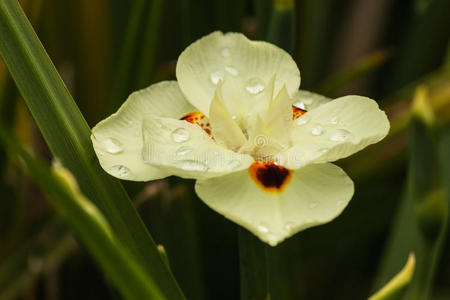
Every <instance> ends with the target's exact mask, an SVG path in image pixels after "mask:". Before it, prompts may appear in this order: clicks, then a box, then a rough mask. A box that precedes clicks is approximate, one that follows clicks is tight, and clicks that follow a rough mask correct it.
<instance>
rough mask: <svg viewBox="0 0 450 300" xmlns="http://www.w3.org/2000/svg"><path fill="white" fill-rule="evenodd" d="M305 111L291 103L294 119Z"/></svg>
mask: <svg viewBox="0 0 450 300" xmlns="http://www.w3.org/2000/svg"><path fill="white" fill-rule="evenodd" d="M305 113H306V110H304V109H301V108H298V107H297V106H294V105H292V117H293V118H294V120H295V119H298V118H300V117H301V116H303V115H304V114H305Z"/></svg>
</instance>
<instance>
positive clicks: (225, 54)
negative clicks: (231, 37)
mask: <svg viewBox="0 0 450 300" xmlns="http://www.w3.org/2000/svg"><path fill="white" fill-rule="evenodd" d="M220 54H222V56H223V57H228V56H230V55H231V52H230V48H228V47H225V48H222V50H221V51H220Z"/></svg>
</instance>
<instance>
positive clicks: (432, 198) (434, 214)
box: [376, 88, 448, 300]
mask: <svg viewBox="0 0 450 300" xmlns="http://www.w3.org/2000/svg"><path fill="white" fill-rule="evenodd" d="M429 105H430V104H429V102H428V97H427V95H426V92H425V90H423V88H419V89H418V90H417V92H416V96H415V99H414V108H413V117H412V119H411V125H410V126H411V139H410V148H409V150H410V165H409V170H408V183H407V190H406V193H405V196H404V197H403V199H402V200H401V203H400V206H399V211H398V215H397V217H396V219H395V221H394V225H393V231H392V233H391V236H390V238H389V240H388V243H387V247H386V252H385V254H384V258H383V260H382V262H381V265H380V270H379V274H378V275H377V279H376V286H380V285H381V284H382V283H383V282H386V281H387V280H388V279H389V278H391V277H392V276H393V274H395V270H396V269H398V268H399V267H400V266H401V264H402V259H403V257H405V256H406V255H407V254H408V253H409V252H410V251H414V253H415V254H416V258H417V267H416V275H415V276H414V279H413V281H412V282H411V284H410V285H409V287H408V290H407V292H406V296H405V299H417V300H419V299H428V297H429V296H430V290H431V285H432V282H433V277H434V273H435V269H436V268H435V267H436V263H437V262H438V259H439V256H440V252H441V250H442V246H443V243H442V240H443V235H444V232H445V227H446V223H447V217H448V216H447V215H448V209H447V207H446V206H447V203H446V202H445V200H444V197H443V194H442V189H441V185H440V176H439V171H438V164H437V153H436V151H435V150H436V149H435V148H434V145H435V134H434V131H433V125H434V123H433V118H432V116H433V115H432V114H431V116H430V114H429V113H427V111H430V110H429V108H427V106H429Z"/></svg>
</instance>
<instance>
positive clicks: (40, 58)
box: [0, 0, 184, 299]
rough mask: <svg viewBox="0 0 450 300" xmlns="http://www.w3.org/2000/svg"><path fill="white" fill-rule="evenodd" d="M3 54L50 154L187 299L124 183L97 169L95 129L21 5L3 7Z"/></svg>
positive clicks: (147, 264) (163, 281) (124, 240)
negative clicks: (92, 142)
mask: <svg viewBox="0 0 450 300" xmlns="http://www.w3.org/2000/svg"><path fill="white" fill-rule="evenodd" d="M0 36H1V37H2V38H1V39H0V54H1V56H2V58H3V60H4V61H5V63H6V65H7V67H8V69H9V71H10V72H11V75H12V77H13V78H14V80H15V82H16V84H17V86H18V88H19V90H20V92H21V94H22V95H23V98H24V100H25V102H26V103H27V106H28V108H29V110H30V111H31V113H32V115H33V117H34V119H35V120H36V123H37V124H38V126H39V128H40V130H41V132H42V134H43V136H44V138H45V140H46V142H47V144H48V146H49V148H50V150H51V151H52V153H53V154H54V155H55V156H56V157H58V158H59V159H61V161H62V163H63V164H64V165H65V166H66V167H67V168H68V169H69V170H71V172H72V173H73V174H74V175H75V177H76V178H77V180H78V182H79V184H80V187H81V190H82V191H83V193H84V194H85V195H86V196H87V197H88V198H89V199H91V200H92V201H93V202H94V203H95V205H97V206H98V207H99V209H100V210H101V211H102V213H103V214H104V215H105V217H106V219H107V220H108V222H109V223H110V224H111V226H112V228H113V231H114V232H115V234H116V235H117V238H118V240H119V241H120V243H121V244H122V245H123V246H124V247H126V248H127V250H128V251H130V253H131V255H133V256H134V257H135V258H136V260H137V261H138V262H139V263H140V264H141V265H142V266H143V267H144V269H145V270H146V271H147V273H148V275H150V276H151V277H152V278H153V280H155V282H156V283H157V284H158V286H160V288H161V290H162V291H163V292H164V293H165V295H166V296H167V297H168V298H170V299H183V298H184V297H183V295H182V292H181V290H180V289H179V287H178V285H177V283H176V281H175V280H174V278H173V276H172V274H171V272H170V270H169V269H168V268H167V266H166V265H165V264H164V262H163V261H162V260H161V257H160V255H159V253H158V251H157V249H156V245H155V243H154V242H153V240H152V238H151V236H150V235H149V233H148V231H147V229H146V228H145V226H144V224H143V222H142V220H141V219H140V217H139V215H138V214H137V212H136V210H135V208H134V207H133V205H132V203H131V201H130V199H129V198H128V195H127V194H126V192H125V190H124V189H123V187H122V186H121V184H120V182H119V181H118V180H116V179H113V178H112V177H111V176H109V175H107V174H106V173H105V172H104V171H103V170H102V169H101V167H100V165H99V164H98V162H97V160H96V157H95V154H94V151H93V148H92V145H91V141H90V138H89V137H90V129H89V127H88V126H87V124H86V121H85V120H84V119H83V116H82V115H81V113H80V111H79V110H78V108H77V106H76V105H75V103H74V101H73V99H72V97H71V95H70V94H69V92H68V91H67V89H66V87H65V86H64V83H63V82H62V81H61V78H60V77H59V76H58V73H57V72H56V70H55V68H54V66H53V64H52V62H51V60H50V59H49V57H48V56H47V54H46V53H45V50H44V48H43V47H42V45H41V44H40V42H39V40H38V38H37V36H36V34H35V33H34V31H33V29H32V27H31V25H30V24H29V22H28V20H27V19H26V17H25V15H24V13H23V11H22V10H21V8H20V6H19V4H18V2H17V1H16V0H4V1H1V2H0Z"/></svg>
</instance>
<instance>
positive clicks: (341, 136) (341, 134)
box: [330, 129, 352, 142]
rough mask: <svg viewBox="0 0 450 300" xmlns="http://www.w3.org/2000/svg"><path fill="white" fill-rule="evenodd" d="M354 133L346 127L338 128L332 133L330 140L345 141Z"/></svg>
mask: <svg viewBox="0 0 450 300" xmlns="http://www.w3.org/2000/svg"><path fill="white" fill-rule="evenodd" d="M351 136H352V134H351V133H350V132H349V131H347V130H345V129H336V130H334V131H333V132H332V133H331V135H330V140H331V141H333V142H344V141H346V140H348V139H350V138H351Z"/></svg>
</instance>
